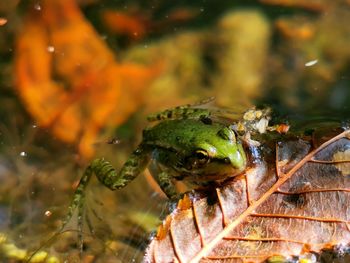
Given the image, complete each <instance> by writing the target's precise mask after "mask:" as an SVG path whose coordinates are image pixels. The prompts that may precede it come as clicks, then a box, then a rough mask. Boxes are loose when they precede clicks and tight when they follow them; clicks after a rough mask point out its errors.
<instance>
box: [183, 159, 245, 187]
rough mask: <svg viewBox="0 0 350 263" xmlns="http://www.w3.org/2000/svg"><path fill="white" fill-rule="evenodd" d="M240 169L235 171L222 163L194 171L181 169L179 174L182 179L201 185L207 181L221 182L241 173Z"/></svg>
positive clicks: (211, 164) (230, 166) (234, 168)
mask: <svg viewBox="0 0 350 263" xmlns="http://www.w3.org/2000/svg"><path fill="white" fill-rule="evenodd" d="M243 170H244V169H243V168H242V169H237V168H236V167H233V166H232V165H228V164H222V163H210V164H208V165H206V166H205V167H202V168H196V169H191V170H187V169H181V171H179V172H180V174H181V175H182V176H183V178H184V179H187V180H188V181H191V182H193V183H196V184H198V183H202V182H208V181H221V180H225V179H227V178H230V177H235V176H237V175H239V174H241V173H242V172H243Z"/></svg>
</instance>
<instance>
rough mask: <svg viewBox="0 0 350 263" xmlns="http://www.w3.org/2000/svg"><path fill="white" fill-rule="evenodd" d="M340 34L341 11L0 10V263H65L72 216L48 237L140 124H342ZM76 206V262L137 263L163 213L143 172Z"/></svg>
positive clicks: (348, 10)
mask: <svg viewBox="0 0 350 263" xmlns="http://www.w3.org/2000/svg"><path fill="white" fill-rule="evenodd" d="M349 24H350V2H349V1H347V0H339V1H326V0H298V1H285V0H260V1H253V0H249V1H225V0H194V1H180V0H178V1H161V0H152V1H141V0H125V1H113V0H106V1H101V0H76V1H65V0H42V1H39V0H32V1H19V0H15V1H2V2H1V3H0V258H1V261H2V262H25V261H26V260H27V259H28V255H31V253H32V252H33V251H35V250H36V249H39V248H40V249H39V250H40V252H39V253H37V254H36V258H35V260H37V261H34V259H33V262H45V260H47V262H76V261H78V260H79V249H78V248H77V226H76V225H77V224H76V216H77V215H75V216H74V217H73V219H72V220H71V222H70V224H69V225H67V227H66V228H65V230H67V231H65V232H64V233H63V234H60V235H56V236H54V238H51V237H52V236H53V235H54V233H55V231H56V230H58V229H59V227H60V226H61V223H62V219H63V218H64V216H65V215H66V214H67V211H68V206H69V204H70V201H71V199H72V196H73V192H74V189H75V188H76V186H77V184H78V182H79V179H80V177H81V175H82V173H83V171H84V169H85V167H87V165H88V164H89V163H90V162H91V160H93V159H94V158H96V157H105V158H106V159H107V160H110V161H111V162H112V163H113V164H114V165H115V167H117V168H119V167H121V165H122V164H123V162H125V160H126V159H127V157H128V156H129V155H130V153H131V152H132V151H133V150H134V149H135V147H136V146H137V144H138V142H140V141H141V134H142V130H143V128H144V127H146V126H147V125H148V123H147V121H146V116H147V115H148V114H150V113H154V112H158V111H161V110H164V109H167V108H171V107H175V106H178V105H185V104H188V103H196V102H198V101H201V100H203V99H205V98H210V97H215V100H214V102H211V105H213V104H215V105H216V107H223V108H228V109H230V110H231V111H233V112H235V113H237V114H240V113H242V112H244V111H245V110H246V109H248V108H251V107H253V106H254V105H255V106H261V105H265V106H269V107H271V108H272V109H273V112H274V113H273V118H274V119H273V120H275V121H276V122H279V121H282V122H287V123H288V124H289V125H290V126H291V128H292V129H293V128H295V129H310V128H314V127H317V124H316V123H319V122H320V121H322V122H332V123H340V125H342V126H347V125H348V119H349V113H350V110H349V100H350V49H349V46H350V27H349V26H348V25H349ZM178 187H179V189H182V190H183V186H182V185H179V186H178ZM86 195H87V197H86V204H87V207H86V210H85V215H87V217H88V218H89V220H90V221H91V222H90V221H89V220H87V222H86V224H85V226H84V228H83V233H84V237H85V240H86V242H85V243H84V253H83V255H82V262H132V261H135V262H139V261H140V260H141V259H142V256H143V253H144V252H143V251H144V249H145V247H146V245H147V244H148V242H149V239H150V238H151V237H152V234H150V233H152V231H153V234H154V231H155V230H156V229H157V228H156V227H157V225H159V224H160V222H161V221H160V219H163V218H164V217H165V216H166V213H167V210H168V208H167V199H166V198H165V196H164V194H163V193H162V192H161V190H160V189H159V187H158V186H157V183H156V182H155V181H154V180H153V179H152V177H151V175H150V174H149V172H146V173H145V174H144V175H140V176H139V177H138V178H137V179H136V180H135V181H133V182H132V183H130V185H128V186H127V187H126V188H125V189H122V190H120V191H116V192H110V191H108V190H107V189H105V188H104V187H102V186H101V185H100V184H99V183H98V181H97V180H96V179H95V178H93V180H92V183H91V185H89V187H88V190H87V194H86ZM90 225H91V226H90ZM91 229H92V230H93V231H91ZM68 230H69V231H68ZM43 251H45V252H43ZM45 253H47V254H45Z"/></svg>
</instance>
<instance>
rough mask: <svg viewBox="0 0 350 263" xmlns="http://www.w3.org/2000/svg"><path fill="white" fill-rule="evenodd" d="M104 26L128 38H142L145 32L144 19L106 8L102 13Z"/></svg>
mask: <svg viewBox="0 0 350 263" xmlns="http://www.w3.org/2000/svg"><path fill="white" fill-rule="evenodd" d="M102 20H103V23H104V24H105V26H106V27H107V28H108V29H109V30H110V31H111V32H113V33H116V34H125V35H128V36H129V37H130V38H133V39H139V38H143V37H144V36H145V34H146V29H147V25H146V19H144V18H142V17H140V16H131V15H128V14H125V13H122V12H119V11H115V10H114V11H112V10H106V11H104V12H103V13H102Z"/></svg>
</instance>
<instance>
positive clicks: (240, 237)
mask: <svg viewBox="0 0 350 263" xmlns="http://www.w3.org/2000/svg"><path fill="white" fill-rule="evenodd" d="M349 134H350V131H349V130H346V131H343V132H341V133H340V134H338V135H336V136H334V137H331V138H328V139H327V140H325V139H326V137H322V138H323V142H322V143H321V144H319V145H318V146H315V144H314V142H315V140H312V139H310V138H308V139H307V138H303V139H302V138H290V139H288V140H287V139H285V140H284V141H281V142H277V143H276V148H275V149H270V148H268V146H267V145H265V146H264V145H262V146H260V149H259V150H260V151H261V152H262V156H263V158H255V159H254V160H252V162H251V165H250V167H249V168H248V169H247V170H246V172H245V174H244V176H241V177H238V178H236V179H235V180H234V181H233V182H230V183H228V184H226V185H224V186H221V187H219V188H216V189H215V191H213V194H211V195H210V196H208V195H205V196H203V194H201V193H200V192H198V191H196V192H194V193H193V194H192V199H191V200H192V205H191V206H190V207H189V208H187V209H177V210H175V211H174V212H173V213H172V214H171V215H169V216H168V217H167V220H166V222H165V223H164V225H163V226H162V227H161V230H160V231H158V235H157V236H156V237H155V238H154V239H153V240H152V242H151V244H150V245H149V247H148V249H147V251H146V255H145V258H144V261H145V262H199V261H200V262H242V261H243V262H262V261H265V260H268V261H269V262H288V261H287V259H288V258H289V259H291V258H292V256H299V258H300V259H302V258H304V259H305V260H304V261H305V262H315V260H316V259H315V255H314V254H312V253H311V252H320V251H321V250H322V249H325V248H331V247H335V246H342V245H348V243H349V242H350V227H349V226H350V225H349V223H350V222H349V220H350V212H349V207H350V196H349V192H350V176H349V175H350V173H349V169H348V168H340V167H348V165H349V162H350V158H348V156H349V154H348V151H349V149H350V140H349ZM256 150H257V149H255V152H256ZM271 160H275V161H271ZM340 163H341V165H342V166H340ZM276 260H277V261H276ZM304 261H300V262H304Z"/></svg>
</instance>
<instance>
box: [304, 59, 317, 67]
mask: <svg viewBox="0 0 350 263" xmlns="http://www.w3.org/2000/svg"><path fill="white" fill-rule="evenodd" d="M317 63H318V59H314V60H310V61H308V62H306V63H305V67H311V66H313V65H316V64H317Z"/></svg>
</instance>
